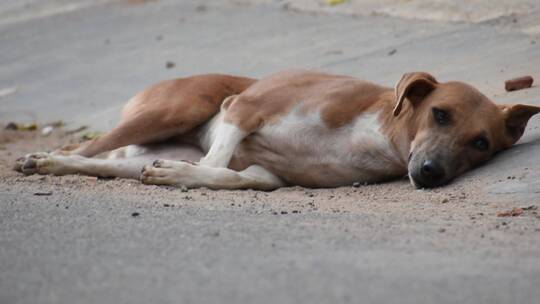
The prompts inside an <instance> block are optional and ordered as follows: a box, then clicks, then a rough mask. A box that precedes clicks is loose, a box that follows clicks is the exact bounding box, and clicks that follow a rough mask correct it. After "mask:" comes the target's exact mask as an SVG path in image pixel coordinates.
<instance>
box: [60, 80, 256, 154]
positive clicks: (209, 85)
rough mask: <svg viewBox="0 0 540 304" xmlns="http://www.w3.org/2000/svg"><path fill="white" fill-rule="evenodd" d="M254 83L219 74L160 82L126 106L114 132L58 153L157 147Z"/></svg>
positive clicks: (201, 122) (180, 133)
mask: <svg viewBox="0 0 540 304" xmlns="http://www.w3.org/2000/svg"><path fill="white" fill-rule="evenodd" d="M254 82H255V79H251V78H244V77H235V76H228V75H215V74H209V75H199V76H193V77H188V78H181V79H174V80H168V81H163V82H160V83H158V84H156V85H154V86H152V87H150V88H148V89H146V90H144V91H142V92H140V93H139V94H137V95H135V96H134V97H133V98H132V99H131V100H130V101H129V102H128V103H127V104H126V105H125V107H124V109H123V111H122V116H121V119H120V123H119V124H118V126H117V127H116V128H114V129H113V130H112V131H110V132H108V133H106V134H105V135H103V136H101V137H99V138H96V139H94V140H91V141H88V142H86V143H83V144H81V145H80V147H77V148H75V149H63V150H62V149H61V150H60V151H58V153H60V154H76V155H81V156H86V157H92V156H95V155H97V154H100V153H103V152H107V151H112V150H114V149H117V148H120V147H123V146H127V145H141V144H149V143H156V142H160V141H163V140H166V139H168V138H170V137H173V136H179V135H183V134H186V133H188V132H190V131H192V130H194V129H195V128H197V127H198V126H200V125H202V124H203V123H205V122H207V121H208V120H210V119H211V117H212V116H214V115H215V114H216V113H218V112H219V108H220V105H221V104H222V102H223V100H224V99H225V98H226V97H228V96H231V95H235V94H238V93H240V92H242V91H244V90H245V89H246V88H247V87H248V86H250V85H251V84H252V83H254Z"/></svg>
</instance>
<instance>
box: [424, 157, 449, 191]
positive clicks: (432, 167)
mask: <svg viewBox="0 0 540 304" xmlns="http://www.w3.org/2000/svg"><path fill="white" fill-rule="evenodd" d="M420 172H421V174H422V180H423V181H424V182H425V183H427V184H431V185H435V184H437V183H438V182H440V181H441V179H443V177H444V169H443V167H441V166H440V165H439V164H437V163H436V162H434V161H431V160H426V161H424V163H423V164H422V168H421V169H420Z"/></svg>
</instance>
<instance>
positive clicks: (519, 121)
mask: <svg viewBox="0 0 540 304" xmlns="http://www.w3.org/2000/svg"><path fill="white" fill-rule="evenodd" d="M499 109H501V111H502V114H503V118H504V122H505V124H506V136H507V138H509V140H510V142H511V144H512V145H513V144H514V143H516V142H517V141H518V140H519V139H520V138H521V136H522V135H523V132H525V127H526V126H527V122H528V121H529V119H530V118H531V117H532V116H533V115H534V114H537V113H539V112H540V107H537V106H531V105H524V104H516V105H499Z"/></svg>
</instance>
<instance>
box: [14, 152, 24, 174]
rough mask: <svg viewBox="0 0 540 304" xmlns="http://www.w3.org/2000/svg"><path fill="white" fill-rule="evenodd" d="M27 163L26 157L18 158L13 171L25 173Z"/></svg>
mask: <svg viewBox="0 0 540 304" xmlns="http://www.w3.org/2000/svg"><path fill="white" fill-rule="evenodd" d="M25 162H26V157H24V156H23V157H19V158H17V160H16V161H15V164H14V165H13V170H15V171H18V172H21V173H22V172H23V171H22V168H23V166H24V163H25Z"/></svg>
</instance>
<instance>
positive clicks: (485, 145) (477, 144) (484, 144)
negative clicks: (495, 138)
mask: <svg viewBox="0 0 540 304" xmlns="http://www.w3.org/2000/svg"><path fill="white" fill-rule="evenodd" d="M472 146H473V147H474V148H475V149H476V150H478V151H486V150H487V149H489V141H488V140H487V139H486V138H484V137H479V138H476V139H475V140H473V141H472Z"/></svg>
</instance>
